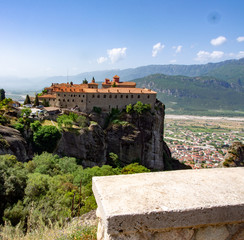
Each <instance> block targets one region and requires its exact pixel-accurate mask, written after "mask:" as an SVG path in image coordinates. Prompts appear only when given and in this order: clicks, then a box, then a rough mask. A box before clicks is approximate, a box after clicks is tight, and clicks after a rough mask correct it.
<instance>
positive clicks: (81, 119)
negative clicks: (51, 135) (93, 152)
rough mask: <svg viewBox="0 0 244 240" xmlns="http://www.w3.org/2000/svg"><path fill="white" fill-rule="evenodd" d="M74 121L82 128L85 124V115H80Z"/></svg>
mask: <svg viewBox="0 0 244 240" xmlns="http://www.w3.org/2000/svg"><path fill="white" fill-rule="evenodd" d="M76 122H77V123H78V125H79V127H81V128H83V127H86V126H87V119H86V117H85V116H83V115H80V116H79V117H78V118H77V119H76Z"/></svg>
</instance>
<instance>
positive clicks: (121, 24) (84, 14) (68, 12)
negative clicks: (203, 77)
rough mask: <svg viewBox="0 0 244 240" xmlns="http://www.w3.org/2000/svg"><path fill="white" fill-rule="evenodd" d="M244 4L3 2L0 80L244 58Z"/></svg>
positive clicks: (224, 0)
mask: <svg viewBox="0 0 244 240" xmlns="http://www.w3.org/2000/svg"><path fill="white" fill-rule="evenodd" d="M243 12H244V0H232V1H231V0H167V1H166V0H86V1H84V0H15V1H14V0H0V76H7V75H13V76H19V77H32V76H52V75H66V74H67V70H68V72H69V75H73V74H77V73H80V72H86V71H93V70H106V69H114V68H120V69H124V68H129V67H137V66H142V65H149V64H170V63H175V64H199V63H206V62H217V61H222V60H226V59H231V58H240V57H244V14H243Z"/></svg>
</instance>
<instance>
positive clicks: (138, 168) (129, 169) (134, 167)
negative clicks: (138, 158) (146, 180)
mask: <svg viewBox="0 0 244 240" xmlns="http://www.w3.org/2000/svg"><path fill="white" fill-rule="evenodd" d="M144 172H150V170H149V169H148V168H146V167H144V166H142V165H139V164H138V163H132V164H129V165H127V166H125V167H124V168H123V169H122V170H121V173H122V174H132V173H144Z"/></svg>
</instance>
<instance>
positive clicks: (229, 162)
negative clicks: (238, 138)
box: [223, 142, 244, 167]
mask: <svg viewBox="0 0 244 240" xmlns="http://www.w3.org/2000/svg"><path fill="white" fill-rule="evenodd" d="M223 166H224V167H244V144H242V143H241V142H234V143H233V144H232V146H231V147H230V148H229V150H228V153H227V154H226V155H225V159H224V161H223Z"/></svg>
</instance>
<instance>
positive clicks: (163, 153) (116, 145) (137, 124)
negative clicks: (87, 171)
mask: <svg viewBox="0 0 244 240" xmlns="http://www.w3.org/2000/svg"><path fill="white" fill-rule="evenodd" d="M152 111H153V113H150V112H146V113H145V114H142V115H137V114H126V113H125V112H124V113H123V114H122V116H121V119H120V120H121V121H126V122H128V124H110V125H109V126H108V127H105V128H104V124H105V122H106V121H105V120H106V117H107V116H108V115H105V114H101V115H100V118H99V114H90V115H89V118H90V120H92V121H94V120H95V121H97V122H98V124H97V125H91V126H90V127H89V129H86V130H81V131H80V132H79V133H71V132H65V133H63V136H62V138H61V140H60V142H59V143H58V146H57V150H56V153H58V154H60V155H65V156H72V157H76V158H78V159H81V160H83V162H82V164H83V165H84V166H88V167H90V166H94V165H98V166H102V165H103V164H105V163H106V161H107V159H109V153H111V152H113V153H115V154H117V155H118V156H119V159H120V161H121V162H122V165H127V164H130V163H131V162H134V161H139V162H140V164H142V165H144V166H146V167H147V168H150V169H158V170H163V169H164V161H165V159H164V158H165V157H167V158H168V159H170V157H171V154H170V150H169V149H168V147H167V144H166V143H165V142H164V140H163V132H164V106H163V105H162V103H161V102H157V103H156V109H152ZM100 124H101V125H100Z"/></svg>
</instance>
